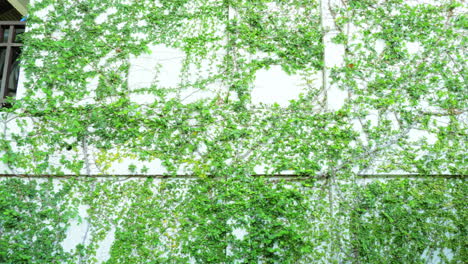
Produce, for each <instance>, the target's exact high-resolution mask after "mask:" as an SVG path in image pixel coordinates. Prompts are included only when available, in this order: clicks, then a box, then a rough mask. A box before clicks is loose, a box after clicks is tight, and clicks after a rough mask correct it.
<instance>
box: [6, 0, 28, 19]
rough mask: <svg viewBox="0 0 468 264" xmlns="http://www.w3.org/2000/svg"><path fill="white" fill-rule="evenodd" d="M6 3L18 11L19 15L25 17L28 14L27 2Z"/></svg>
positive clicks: (9, 0) (11, 0) (18, 0)
mask: <svg viewBox="0 0 468 264" xmlns="http://www.w3.org/2000/svg"><path fill="white" fill-rule="evenodd" d="M8 2H9V3H10V4H11V5H12V6H13V7H14V8H15V9H16V10H18V12H20V14H21V15H23V16H25V15H26V14H27V13H28V4H29V0H8Z"/></svg>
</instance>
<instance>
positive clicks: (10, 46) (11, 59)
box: [0, 21, 26, 107]
mask: <svg viewBox="0 0 468 264" xmlns="http://www.w3.org/2000/svg"><path fill="white" fill-rule="evenodd" d="M25 25H26V22H20V21H0V107H7V106H8V104H7V103H6V99H7V98H8V97H12V98H14V97H15V96H16V90H17V87H18V79H19V66H20V65H19V58H20V54H21V47H22V46H23V44H22V41H21V38H20V37H19V36H20V35H21V34H22V33H23V32H24V30H25Z"/></svg>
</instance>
